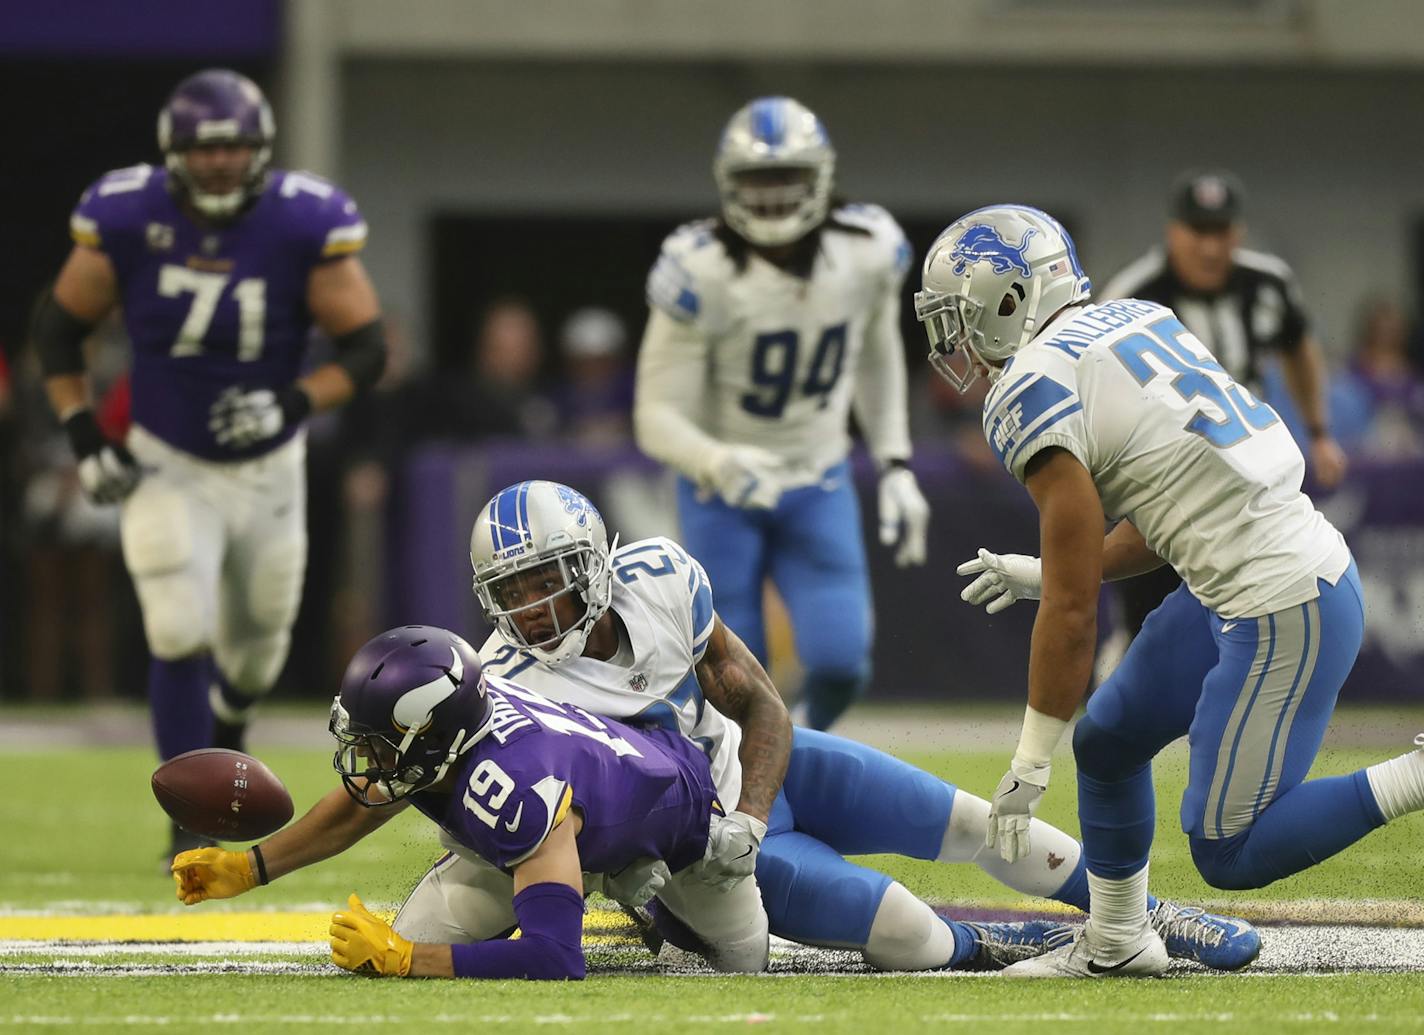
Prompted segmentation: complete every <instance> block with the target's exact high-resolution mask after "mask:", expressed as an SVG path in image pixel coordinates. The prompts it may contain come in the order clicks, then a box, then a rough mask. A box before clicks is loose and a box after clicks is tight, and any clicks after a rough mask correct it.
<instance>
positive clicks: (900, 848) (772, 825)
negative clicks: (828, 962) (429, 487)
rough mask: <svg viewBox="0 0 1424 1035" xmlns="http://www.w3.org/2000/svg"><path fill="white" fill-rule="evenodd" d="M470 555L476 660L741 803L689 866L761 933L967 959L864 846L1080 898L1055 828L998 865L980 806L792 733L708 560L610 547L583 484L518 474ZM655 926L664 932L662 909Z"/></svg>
mask: <svg viewBox="0 0 1424 1035" xmlns="http://www.w3.org/2000/svg"><path fill="white" fill-rule="evenodd" d="M615 546H616V544H615ZM470 555H471V561H472V563H473V564H474V570H475V592H476V595H477V596H478V598H479V601H480V605H481V607H482V608H483V610H484V612H485V616H486V618H488V619H489V621H490V622H491V623H492V624H493V625H494V626H495V628H496V631H495V633H494V634H493V635H491V636H490V638H489V640H488V641H487V642H486V643H485V644H484V646H483V648H482V649H481V652H480V654H481V658H482V659H483V661H484V664H485V666H486V668H487V669H488V670H489V671H491V672H495V673H499V674H501V675H504V676H506V677H509V678H514V679H517V680H518V681H519V682H520V683H521V684H524V685H527V686H529V687H532V688H533V689H535V690H538V691H539V692H540V693H542V694H544V695H545V696H546V697H549V698H552V699H554V700H557V701H563V702H566V703H569V704H574V705H577V706H579V707H580V708H583V709H586V710H588V711H590V712H593V713H595V714H598V715H600V716H603V717H605V718H612V719H618V720H620V721H624V722H629V723H637V724H640V725H654V726H662V727H664V728H666V729H669V730H679V731H681V732H682V733H684V734H685V735H686V736H688V737H691V738H692V739H693V740H695V741H696V742H697V743H699V744H701V745H703V747H704V749H705V750H706V751H707V753H708V755H709V757H710V759H711V765H712V775H713V778H714V780H715V781H716V785H717V789H718V792H719V794H720V796H721V800H722V801H723V802H725V803H727V804H728V805H731V804H733V803H736V809H735V811H733V812H731V813H729V814H728V815H727V816H726V817H725V818H722V817H718V818H715V819H714V820H713V836H712V843H713V850H712V852H711V857H710V858H709V859H708V860H707V861H706V862H705V863H703V864H701V865H702V867H703V869H704V870H707V871H709V876H711V877H712V878H713V879H715V878H716V877H717V876H718V875H720V874H724V873H725V874H732V875H735V874H742V873H751V872H753V868H754V869H755V873H756V877H757V881H758V883H759V884H760V885H761V891H762V897H763V901H764V902H765V904H766V909H767V914H768V916H769V918H770V922H771V930H772V933H773V934H777V935H780V936H782V937H785V938H789V939H792V940H793V941H798V942H803V943H808V944H814V945H825V946H833V947H838V948H854V949H859V950H860V951H861V953H862V954H863V955H864V957H865V960H866V962H868V963H869V964H871V965H872V966H875V967H880V968H882V969H886V970H922V969H929V968H934V967H942V966H944V965H945V964H946V963H948V962H951V961H952V960H953V959H954V957H955V953H956V952H959V951H962V950H961V947H960V946H959V945H958V943H957V941H956V940H955V939H954V938H952V937H951V932H950V930H949V928H948V927H947V925H946V923H945V922H944V921H943V920H942V919H941V918H940V917H939V916H937V915H936V914H935V912H934V910H932V909H931V908H930V907H929V906H928V905H927V904H926V903H924V902H922V901H921V900H920V899H918V898H916V897H915V896H914V895H912V894H911V893H910V892H909V890H908V889H906V888H905V887H904V886H903V885H902V884H900V883H898V882H897V881H894V880H892V879H891V878H890V877H888V876H886V875H885V874H883V873H879V872H877V871H875V870H871V869H867V868H866V867H863V866H858V865H856V864H854V863H852V862H849V861H847V860H846V859H845V858H844V856H845V855H860V854H865V853H872V852H877V853H894V854H898V855H905V856H909V857H912V858H916V859H929V860H935V861H940V862H972V863H974V864H976V865H978V866H979V867H980V868H981V869H983V870H984V871H985V872H986V873H988V874H990V875H991V876H993V877H994V878H995V879H997V880H999V881H1002V882H1003V883H1004V884H1007V885H1008V886H1009V887H1012V888H1014V889H1016V890H1018V891H1021V892H1024V893H1026V894H1030V895H1039V896H1042V897H1045V898H1054V899H1057V900H1058V901H1060V902H1065V903H1068V904H1070V905H1073V906H1076V907H1077V908H1079V909H1086V908H1087V906H1088V886H1087V880H1086V875H1085V871H1084V868H1083V863H1082V861H1081V850H1080V848H1079V845H1078V843H1077V842H1076V841H1075V840H1074V839H1073V838H1071V837H1069V836H1068V835H1067V834H1065V833H1063V832H1062V831H1059V830H1055V829H1054V828H1053V827H1051V826H1049V825H1048V824H1046V823H1042V822H1040V821H1038V820H1034V821H1033V833H1034V838H1035V842H1034V847H1035V851H1034V852H1033V853H1032V854H1031V855H1029V856H1026V857H1024V858H1021V859H1018V860H1016V861H1014V862H1012V863H1007V862H1005V861H1004V860H1002V859H1000V858H999V857H998V855H997V854H995V853H993V852H990V851H987V850H986V849H985V846H984V835H985V831H986V829H987V825H988V817H989V804H988V802H986V801H984V800H983V799H982V798H978V797H975V796H974V795H972V794H968V793H966V792H964V791H963V790H960V789H958V788H955V787H952V786H950V785H949V784H947V783H945V782H944V781H942V780H939V779H937V778H936V777H933V776H931V775H930V774H928V773H926V772H923V771H921V770H919V769H916V768H915V767H913V766H911V765H907V764H906V763H904V762H901V761H899V760H898V759H895V758H891V757H890V756H889V755H886V754H884V753H882V752H879V751H875V750H873V749H871V748H868V747H865V746H864V745H862V744H857V743H855V742H854V741H850V740H846V739H844V738H841V737H835V736H831V735H829V734H826V733H820V732H818V731H815V730H808V729H802V728H799V727H798V728H795V729H794V730H793V728H792V727H791V726H790V724H789V722H788V721H787V716H786V711H785V708H784V707H783V706H782V704H781V699H780V696H779V695H778V694H777V691H776V688H775V687H774V686H773V685H772V683H771V679H770V677H769V676H768V675H767V674H766V672H765V670H764V669H763V668H762V667H761V665H760V664H759V663H758V662H757V660H756V658H755V657H753V656H752V654H751V652H750V651H749V650H747V648H746V647H745V646H744V645H743V644H742V642H741V640H740V639H738V638H737V636H736V635H735V634H734V633H733V632H732V631H731V630H730V629H728V628H726V626H724V625H723V624H722V621H721V619H720V618H719V617H718V615H717V612H716V610H715V609H714V608H713V604H712V587H711V584H710V583H709V581H708V579H707V575H706V573H705V572H704V571H703V569H702V567H701V565H700V564H699V563H698V562H697V561H696V560H695V559H694V558H692V557H691V556H689V555H688V553H687V552H686V551H684V550H683V549H682V548H681V547H679V546H678V544H677V543H675V542H673V541H672V540H671V539H665V538H653V539H646V540H643V541H641V542H636V543H630V544H627V545H625V546H622V547H616V548H611V547H610V546H609V543H608V537H607V532H606V530H605V528H604V523H603V519H602V517H601V516H600V515H599V513H598V511H597V510H596V509H595V508H594V507H593V505H592V504H591V503H589V501H588V500H587V499H586V498H585V497H584V496H583V495H581V494H580V493H578V492H576V491H575V490H573V489H571V488H568V487H567V486H564V485H558V484H556V483H552V482H543V481H531V482H520V483H519V484H517V485H513V486H510V487H509V488H508V489H505V490H504V491H502V492H500V493H498V494H497V495H496V496H495V497H494V498H493V499H491V500H490V502H489V503H488V504H487V505H486V506H485V507H484V509H483V510H482V511H481V512H480V515H479V517H478V518H477V519H476V521H475V525H474V529H473V531H472V532H471V536H470ZM783 772H784V773H785V785H784V786H782V779H783V777H782V774H783ZM469 876H470V879H475V878H477V877H479V876H480V874H479V873H478V872H475V873H472V874H470V875H469ZM1153 907H1154V910H1153V919H1154V922H1155V923H1156V925H1157V928H1158V930H1159V931H1161V933H1162V935H1163V937H1164V938H1166V940H1167V944H1168V945H1169V947H1170V948H1171V951H1172V954H1173V955H1174V956H1177V957H1181V958H1186V959H1193V960H1197V961H1199V962H1202V963H1205V964H1206V965H1208V966H1213V967H1217V968H1220V969H1237V968H1239V967H1242V966H1245V965H1246V964H1247V963H1248V962H1250V961H1251V960H1252V959H1253V958H1254V957H1255V955H1256V953H1257V952H1258V951H1259V946H1260V939H1259V937H1258V936H1257V934H1256V932H1255V931H1254V930H1252V929H1251V927H1250V926H1249V925H1247V924H1244V923H1242V922H1240V921H1235V920H1231V919H1229V918H1218V917H1213V916H1210V915H1207V914H1204V913H1202V912H1201V911H1200V910H1196V909H1190V910H1182V909H1178V908H1177V907H1175V906H1173V905H1171V904H1170V903H1165V902H1164V903H1160V904H1158V903H1156V902H1155V901H1154V903H1153ZM655 912H657V911H656V910H655ZM657 919H658V920H659V927H660V929H661V930H662V931H663V932H664V933H665V934H666V935H667V937H669V938H670V939H671V940H673V941H674V942H675V943H676V942H677V938H678V932H677V931H676V924H675V923H673V922H672V920H673V918H670V917H667V916H659V917H658V918H657Z"/></svg>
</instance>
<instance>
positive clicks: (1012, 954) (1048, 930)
mask: <svg viewBox="0 0 1424 1035" xmlns="http://www.w3.org/2000/svg"><path fill="white" fill-rule="evenodd" d="M959 924H960V925H961V926H963V927H967V928H969V930H970V931H971V932H973V934H974V938H975V941H976V942H977V944H976V946H975V948H974V955H972V956H970V957H969V958H968V959H967V960H965V961H964V962H962V963H960V964H959V965H958V966H956V967H955V968H954V969H955V970H1002V969H1003V968H1005V967H1007V966H1009V965H1010V964H1014V963H1020V962H1022V961H1023V960H1031V959H1033V958H1034V957H1036V956H1042V955H1043V954H1044V953H1045V952H1049V951H1051V950H1053V949H1056V948H1058V947H1059V946H1061V945H1068V944H1069V943H1071V942H1072V941H1073V934H1074V932H1075V931H1076V930H1077V928H1076V927H1074V926H1073V925H1071V924H1065V923H1062V922H1060V921H1057V920H1027V921H1024V922H1022V923H1001V924H980V923H972V922H970V921H968V920H961V921H959Z"/></svg>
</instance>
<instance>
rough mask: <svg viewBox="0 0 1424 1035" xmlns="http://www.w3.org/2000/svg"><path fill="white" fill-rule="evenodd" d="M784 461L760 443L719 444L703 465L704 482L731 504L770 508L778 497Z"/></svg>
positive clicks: (781, 483) (779, 497)
mask: <svg viewBox="0 0 1424 1035" xmlns="http://www.w3.org/2000/svg"><path fill="white" fill-rule="evenodd" d="M784 467H785V465H784V462H783V461H782V459H781V457H779V456H777V455H776V454H775V453H773V452H771V450H769V449H762V448H761V447H760V446H723V447H722V448H721V449H719V450H718V451H717V452H716V453H715V454H714V455H713V457H712V462H711V463H710V464H708V466H707V474H706V479H705V480H706V481H707V483H708V484H709V485H710V486H711V487H712V489H713V490H714V491H715V492H716V493H717V495H718V496H721V497H722V499H724V500H726V501H727V503H728V504H730V505H731V506H733V507H753V508H759V509H763V510H770V509H771V508H772V507H774V506H776V503H777V501H778V500H780V499H781V491H782V485H783V477H784Z"/></svg>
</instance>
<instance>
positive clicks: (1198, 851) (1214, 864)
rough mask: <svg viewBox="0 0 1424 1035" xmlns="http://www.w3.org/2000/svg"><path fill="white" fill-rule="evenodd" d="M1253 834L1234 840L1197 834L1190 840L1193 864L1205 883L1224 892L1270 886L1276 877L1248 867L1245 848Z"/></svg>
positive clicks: (1242, 833)
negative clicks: (1244, 857) (1243, 856)
mask: <svg viewBox="0 0 1424 1035" xmlns="http://www.w3.org/2000/svg"><path fill="white" fill-rule="evenodd" d="M1250 833H1251V832H1250V831H1249V830H1243V831H1242V832H1241V833H1239V834H1236V835H1234V836H1232V837H1222V838H1206V837H1200V836H1197V835H1193V836H1192V837H1191V838H1189V843H1190V844H1191V848H1192V861H1193V862H1194V863H1196V866H1197V872H1198V873H1200V874H1201V876H1202V880H1204V881H1206V882H1207V883H1208V884H1210V885H1211V886H1212V887H1213V888H1220V889H1221V890H1222V891H1250V890H1252V889H1254V888H1263V887H1265V886H1266V885H1267V884H1270V883H1271V882H1272V881H1273V880H1275V878H1274V877H1271V876H1268V875H1266V874H1262V873H1256V872H1254V868H1253V867H1251V866H1249V865H1245V860H1243V858H1242V855H1243V849H1244V848H1245V847H1246V838H1247V836H1248V835H1249V834H1250Z"/></svg>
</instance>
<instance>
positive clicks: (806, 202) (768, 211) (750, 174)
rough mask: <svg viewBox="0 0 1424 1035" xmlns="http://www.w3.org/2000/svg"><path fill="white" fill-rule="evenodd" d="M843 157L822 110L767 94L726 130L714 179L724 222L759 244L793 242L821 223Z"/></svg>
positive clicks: (749, 106) (736, 117) (713, 170)
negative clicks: (838, 160)
mask: <svg viewBox="0 0 1424 1035" xmlns="http://www.w3.org/2000/svg"><path fill="white" fill-rule="evenodd" d="M835 167H836V152H835V150H834V149H833V148H832V147H831V140H830V137H828V136H827V135H826V128H825V127H824V126H823V125H821V120H820V119H818V118H816V115H815V113H814V112H812V111H811V109H809V108H807V107H806V106H805V105H804V104H801V103H800V102H799V101H795V100H792V99H791V98H790V97H759V98H757V99H756V100H754V101H752V102H751V103H750V104H748V105H746V106H745V107H743V108H742V109H741V110H740V111H738V112H737V113H736V114H735V115H733V116H732V118H731V121H730V122H728V123H727V128H726V129H725V130H723V132H722V142H721V144H720V145H719V146H718V148H717V157H716V158H715V159H714V160H713V163H712V174H713V176H714V177H715V179H716V180H717V189H718V190H719V191H720V192H721V195H722V217H723V219H725V220H726V221H727V225H728V226H729V227H731V228H732V229H733V230H735V231H736V232H737V233H738V234H740V235H741V236H742V237H744V238H746V239H747V240H748V241H750V242H751V243H752V244H755V245H762V246H771V247H774V246H777V245H783V244H790V243H791V242H793V241H797V240H799V239H800V238H802V237H804V236H805V235H806V234H807V233H809V232H810V231H811V230H813V229H815V228H816V227H818V226H820V225H821V223H822V222H824V220H825V218H826V213H827V211H829V209H830V203H831V182H832V179H833V177H834V175H835Z"/></svg>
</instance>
